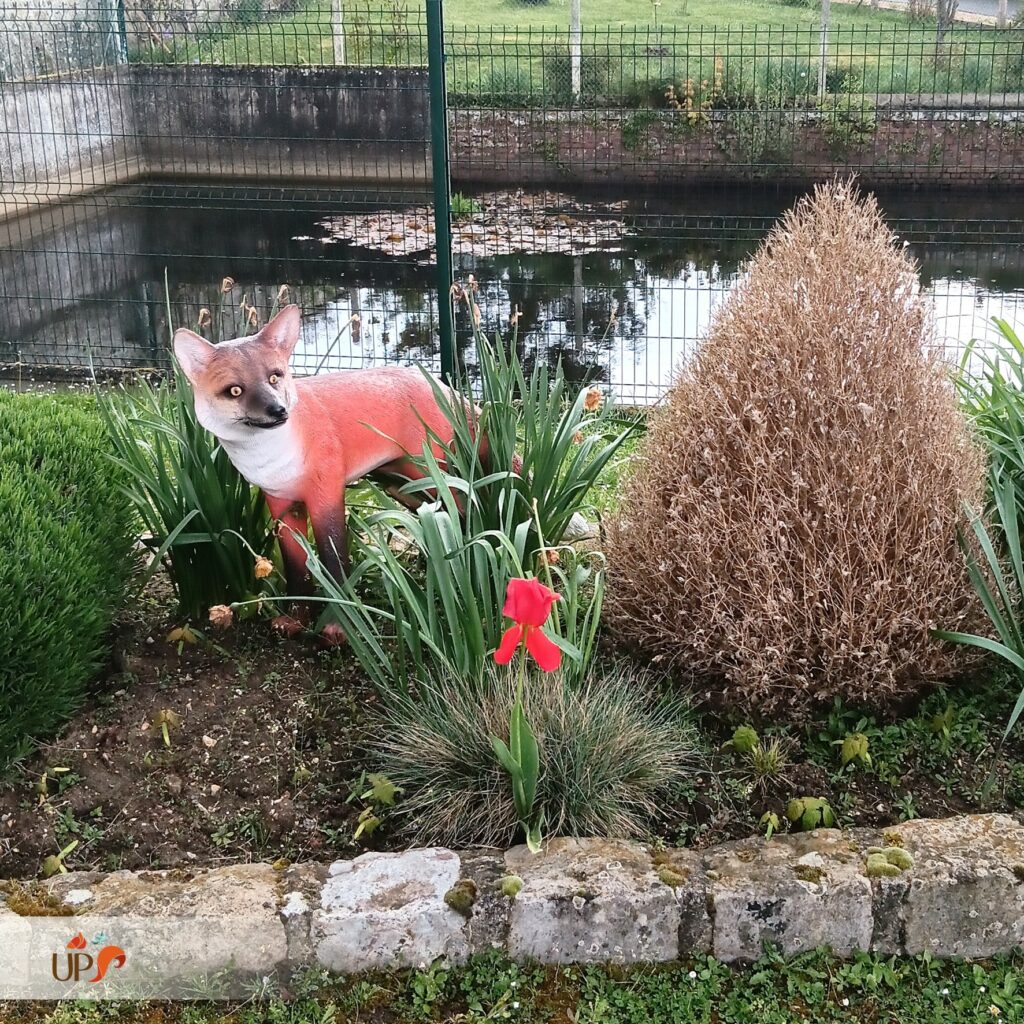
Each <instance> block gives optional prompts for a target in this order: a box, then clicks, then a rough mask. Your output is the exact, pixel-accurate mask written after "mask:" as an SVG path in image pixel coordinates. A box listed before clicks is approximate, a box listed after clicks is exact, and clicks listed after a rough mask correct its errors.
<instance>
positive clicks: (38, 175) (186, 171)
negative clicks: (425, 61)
mask: <svg viewBox="0 0 1024 1024" xmlns="http://www.w3.org/2000/svg"><path fill="white" fill-rule="evenodd" d="M0 123H2V130H0V203H2V207H0V212H2V213H3V214H4V215H6V216H8V217H9V216H12V215H20V214H22V213H24V212H26V211H27V210H30V209H32V208H34V207H37V206H38V205H40V204H45V203H47V202H50V201H56V200H60V199H64V198H67V197H69V196H74V195H80V194H82V193H84V192H90V191H93V190H96V189H101V188H105V187H109V186H111V185H115V184H123V183H126V182H130V181H135V180H138V179H140V178H147V177H148V178H164V179H167V178H174V179H182V178H185V179H187V178H194V179H202V180H210V179H222V180H227V181H231V182H233V183H247V182H248V183H260V184H272V183H275V182H276V183H287V184H296V183H298V184H313V185H316V184H325V183H330V184H334V185H339V184H379V183H387V184H388V185H390V186H392V187H405V186H414V185H422V183H423V182H425V181H427V180H429V166H430V164H429V149H428V139H429V115H428V100H427V86H426V70H425V69H417V68H412V69H409V68H401V69H396V68H353V67H317V68H309V67H280V68H278V67H211V66H191V65H184V66H180V65H178V66H154V65H144V64H142V65H124V66H121V67H117V68H112V69H110V68H101V69H95V70H91V71H83V72H79V73H76V74H74V75H69V76H62V77H61V78H59V79H57V80H38V81H28V82H13V83H9V84H5V85H4V87H3V89H2V90H0Z"/></svg>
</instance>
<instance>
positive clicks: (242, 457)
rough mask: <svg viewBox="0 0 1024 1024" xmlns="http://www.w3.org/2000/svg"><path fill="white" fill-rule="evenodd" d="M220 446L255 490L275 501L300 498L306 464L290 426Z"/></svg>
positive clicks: (256, 433)
mask: <svg viewBox="0 0 1024 1024" xmlns="http://www.w3.org/2000/svg"><path fill="white" fill-rule="evenodd" d="M221 444H222V445H223V446H224V451H226V452H227V454H228V458H229V459H230V460H231V463H232V465H233V466H234V467H235V469H237V470H238V472H239V473H241V474H242V476H243V477H245V479H246V480H248V481H249V483H251V484H252V485H253V486H254V487H258V488H259V489H260V490H261V491H263V492H264V493H265V494H269V495H271V496H272V497H274V498H288V499H291V500H298V499H299V498H300V495H299V493H298V488H299V486H300V484H301V482H302V478H303V476H304V475H305V471H306V464H305V458H304V457H303V452H302V446H301V444H300V443H299V439H298V437H296V435H295V431H294V429H293V428H292V425H291V423H285V424H284V425H283V426H281V427H277V428H275V429H274V430H263V431H252V432H251V436H248V437H246V438H245V440H244V441H225V440H222V441H221Z"/></svg>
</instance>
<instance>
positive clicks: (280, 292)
mask: <svg viewBox="0 0 1024 1024" xmlns="http://www.w3.org/2000/svg"><path fill="white" fill-rule="evenodd" d="M289 295H291V289H290V288H289V287H288V285H286V284H283V285H281V287H280V288H278V289H277V304H278V305H279V306H283V305H284V304H285V303H286V302H287V301H288V297H289Z"/></svg>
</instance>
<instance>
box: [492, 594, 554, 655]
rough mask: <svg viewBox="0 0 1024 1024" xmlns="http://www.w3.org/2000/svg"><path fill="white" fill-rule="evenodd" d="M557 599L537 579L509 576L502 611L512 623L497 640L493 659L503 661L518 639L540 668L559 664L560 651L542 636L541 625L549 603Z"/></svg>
mask: <svg viewBox="0 0 1024 1024" xmlns="http://www.w3.org/2000/svg"><path fill="white" fill-rule="evenodd" d="M560 600H561V597H560V596H559V595H558V594H556V593H555V592H554V591H553V590H551V589H549V588H548V587H545V586H544V584H543V583H541V582H540V580H524V579H519V578H516V579H511V580H509V581H508V591H507V593H506V595H505V607H504V608H503V609H502V614H504V615H505V616H507V617H508V618H510V619H512V620H513V622H514V623H515V625H513V626H509V628H508V629H507V630H505V634H504V636H502V638H501V644H500V645H499V646H498V649H497V650H496V651H495V652H494V660H495V661H496V662H497V663H498V664H499V665H507V664H508V663H509V662H510V661H511V660H512V657H513V655H514V654H515V653H516V648H518V647H519V645H520V643H522V644H523V645H524V646H525V647H526V649H527V650H528V651H529V652H530V654H532V655H533V658H534V660H535V661H536V662H537V664H538V665H539V666H540V668H541V670H542V671H544V672H554V671H555V669H557V668H558V666H559V665H561V664H562V651H561V649H560V648H559V647H558V645H557V644H555V643H554V642H553V641H551V640H550V639H549V638H548V637H547V636H545V634H544V631H543V629H541V626H543V625H544V623H545V622H547V619H548V616H549V615H550V614H551V606H552V605H553V604H554V603H555V602H556V601H560Z"/></svg>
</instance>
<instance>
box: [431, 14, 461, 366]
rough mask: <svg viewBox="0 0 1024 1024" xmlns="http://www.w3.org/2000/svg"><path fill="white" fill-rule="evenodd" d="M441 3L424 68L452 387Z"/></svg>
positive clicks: (442, 325) (443, 329)
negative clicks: (427, 83) (426, 72)
mask: <svg viewBox="0 0 1024 1024" xmlns="http://www.w3.org/2000/svg"><path fill="white" fill-rule="evenodd" d="M441 2H442V0H426V3H427V66H428V69H429V78H430V158H431V173H432V177H433V182H434V248H435V252H436V254H437V275H436V278H435V280H436V283H437V326H438V333H439V334H440V338H441V376H442V377H443V378H444V380H445V381H447V382H448V383H455V379H454V378H455V318H454V316H453V315H452V283H453V280H454V279H453V277H452V207H451V177H450V171H449V164H448V96H447V92H446V89H445V76H444V17H443V12H442V8H441Z"/></svg>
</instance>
